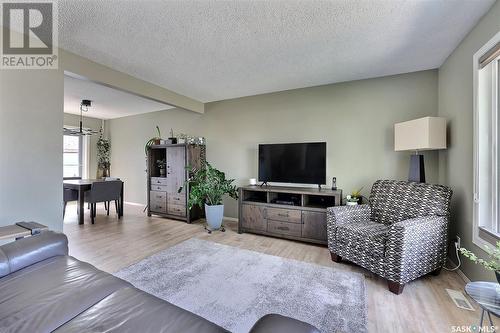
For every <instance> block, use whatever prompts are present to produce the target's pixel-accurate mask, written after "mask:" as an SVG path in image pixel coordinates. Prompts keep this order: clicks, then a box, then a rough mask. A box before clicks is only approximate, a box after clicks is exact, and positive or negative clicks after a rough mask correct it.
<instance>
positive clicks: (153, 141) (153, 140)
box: [144, 125, 161, 156]
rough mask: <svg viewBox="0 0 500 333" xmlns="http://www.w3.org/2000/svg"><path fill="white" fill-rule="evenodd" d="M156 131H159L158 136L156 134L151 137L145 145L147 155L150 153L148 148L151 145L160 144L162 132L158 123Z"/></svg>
mask: <svg viewBox="0 0 500 333" xmlns="http://www.w3.org/2000/svg"><path fill="white" fill-rule="evenodd" d="M156 133H158V136H155V137H153V138H151V139H149V140H148V141H147V142H146V145H145V146H144V153H145V154H146V156H147V155H148V148H149V146H151V145H159V144H160V140H161V132H160V127H159V126H158V125H156Z"/></svg>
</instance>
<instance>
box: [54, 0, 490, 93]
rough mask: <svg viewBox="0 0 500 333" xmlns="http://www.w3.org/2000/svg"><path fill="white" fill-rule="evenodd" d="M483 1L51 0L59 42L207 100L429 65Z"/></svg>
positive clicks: (467, 26) (465, 28)
mask: <svg viewBox="0 0 500 333" xmlns="http://www.w3.org/2000/svg"><path fill="white" fill-rule="evenodd" d="M493 3H494V0H477V1H476V0H455V1H439V0H434V1H421V0H408V1H394V0H391V1H386V0H372V1H353V0H335V1H292V0H287V1H216V0H204V1H151V0H146V1H138V0H128V1H118V0H108V1H98V0H88V1H82V0H60V1H59V12H60V15H59V23H60V28H59V34H60V36H59V42H60V45H61V46H62V47H63V48H64V49H67V50H69V51H72V52H74V53H77V54H80V55H82V56H84V57H87V58H89V59H92V60H94V61H96V62H99V63H102V64H104V65H107V66H110V67H112V68H114V69H117V70H120V71H123V72H126V73H128V74H131V75H133V76H136V77H138V78H141V79H144V80H146V81H149V82H152V83H155V84H158V85H160V86H163V87H165V88H168V89H170V90H173V91H175V92H177V93H180V94H183V95H186V96H189V97H192V98H195V99H197V100H200V101H203V102H208V101H215V100H222V99H228V98H234V97H240V96H249V95H255V94H261V93H267V92H272V91H280V90H287V89H293V88H301V87H308V86H315V85H322V84H328V83H334V82H342V81H351V80H357V79H363V78H371V77H378V76H384V75H391V74H398V73H406V72H412V71H418V70H425V69H431V68H437V67H439V66H440V65H441V64H442V63H443V61H444V60H445V59H446V57H447V56H448V55H449V54H450V53H451V52H452V51H453V49H454V48H455V47H456V46H457V45H458V44H459V42H460V41H461V40H462V38H463V37H465V35H466V34H467V33H468V32H469V31H470V30H471V29H472V27H473V26H474V25H475V24H476V23H477V22H478V20H479V19H480V18H481V16H482V15H484V14H485V13H486V12H487V11H488V9H489V8H490V7H491V5H492V4H493Z"/></svg>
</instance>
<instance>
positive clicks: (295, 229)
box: [267, 212, 302, 237]
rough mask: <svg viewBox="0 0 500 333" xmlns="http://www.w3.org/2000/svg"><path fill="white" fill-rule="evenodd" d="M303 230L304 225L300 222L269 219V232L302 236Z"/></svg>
mask: <svg viewBox="0 0 500 333" xmlns="http://www.w3.org/2000/svg"><path fill="white" fill-rule="evenodd" d="M299 213H300V212H299ZM301 231H302V225H301V224H298V223H288V222H282V221H273V220H267V232H270V233H273V234H280V235H289V236H296V237H300V236H301Z"/></svg>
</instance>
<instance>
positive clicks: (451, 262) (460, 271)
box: [446, 258, 470, 283]
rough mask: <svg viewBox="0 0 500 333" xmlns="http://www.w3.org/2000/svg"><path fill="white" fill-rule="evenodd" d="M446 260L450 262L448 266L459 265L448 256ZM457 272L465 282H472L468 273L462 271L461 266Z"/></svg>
mask: <svg viewBox="0 0 500 333" xmlns="http://www.w3.org/2000/svg"><path fill="white" fill-rule="evenodd" d="M446 262H447V264H448V267H456V266H457V264H455V263H454V262H453V261H451V260H450V258H447V260H446ZM455 272H457V274H458V276H460V278H461V279H462V280H464V282H465V283H469V282H470V279H469V278H468V277H467V275H465V274H464V272H462V270H461V269H460V268H459V269H457V270H456V271H455Z"/></svg>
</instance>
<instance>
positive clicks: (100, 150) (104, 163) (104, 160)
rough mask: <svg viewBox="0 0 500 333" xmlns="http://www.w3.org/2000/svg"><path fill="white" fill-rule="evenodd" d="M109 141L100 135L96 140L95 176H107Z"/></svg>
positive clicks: (108, 172)
mask: <svg viewBox="0 0 500 333" xmlns="http://www.w3.org/2000/svg"><path fill="white" fill-rule="evenodd" d="M110 152H111V143H110V142H109V140H108V139H104V137H103V135H102V130H101V136H100V137H99V139H98V140H97V178H101V177H109V174H110V171H109V168H110V166H111V163H110Z"/></svg>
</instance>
